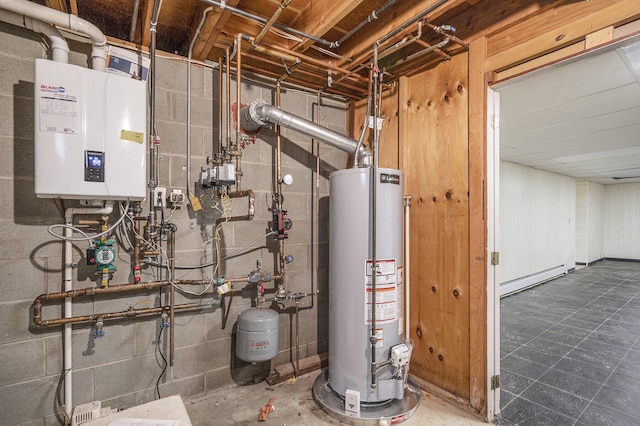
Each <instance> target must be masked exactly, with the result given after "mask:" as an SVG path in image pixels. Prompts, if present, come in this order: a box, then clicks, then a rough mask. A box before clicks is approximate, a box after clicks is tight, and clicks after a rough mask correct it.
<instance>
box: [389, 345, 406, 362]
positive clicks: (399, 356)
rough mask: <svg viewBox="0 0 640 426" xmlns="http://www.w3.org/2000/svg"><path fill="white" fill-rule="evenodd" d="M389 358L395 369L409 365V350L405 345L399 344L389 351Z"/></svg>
mask: <svg viewBox="0 0 640 426" xmlns="http://www.w3.org/2000/svg"><path fill="white" fill-rule="evenodd" d="M389 356H390V358H391V364H392V365H393V366H394V367H396V368H401V367H404V366H405V365H407V364H409V360H410V359H411V349H410V348H409V346H407V345H406V344H405V343H401V344H399V345H395V346H392V347H391V349H389Z"/></svg>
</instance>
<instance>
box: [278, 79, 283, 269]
mask: <svg viewBox="0 0 640 426" xmlns="http://www.w3.org/2000/svg"><path fill="white" fill-rule="evenodd" d="M281 89H282V88H281V85H280V80H278V81H277V82H276V107H277V108H280V105H281V101H280V96H281ZM280 132H281V127H280V125H279V124H276V210H282V140H281V139H282V138H281V133H280ZM278 243H279V248H278V260H279V265H280V267H279V270H278V273H279V274H281V275H284V240H283V239H281V240H279V241H278Z"/></svg>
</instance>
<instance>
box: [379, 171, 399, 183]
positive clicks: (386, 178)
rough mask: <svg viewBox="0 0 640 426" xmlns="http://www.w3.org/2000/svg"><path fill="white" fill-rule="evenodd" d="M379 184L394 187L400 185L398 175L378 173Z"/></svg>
mask: <svg viewBox="0 0 640 426" xmlns="http://www.w3.org/2000/svg"><path fill="white" fill-rule="evenodd" d="M380 183H392V184H394V185H400V175H390V174H387V173H380Z"/></svg>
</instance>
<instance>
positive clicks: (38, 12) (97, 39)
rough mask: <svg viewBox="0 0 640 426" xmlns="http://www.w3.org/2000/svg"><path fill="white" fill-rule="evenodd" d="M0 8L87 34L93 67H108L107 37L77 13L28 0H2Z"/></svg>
mask: <svg viewBox="0 0 640 426" xmlns="http://www.w3.org/2000/svg"><path fill="white" fill-rule="evenodd" d="M0 9H5V10H8V11H10V12H14V13H17V14H19V15H25V16H28V17H31V18H35V19H37V20H40V21H43V22H49V23H51V24H53V25H57V26H59V27H63V28H68V29H70V30H73V31H77V32H79V33H81V34H85V35H86V36H88V37H89V38H90V39H91V44H92V49H91V68H93V69H94V70H96V71H105V70H106V69H107V38H106V37H105V35H104V34H103V33H102V31H100V29H98V27H96V26H95V25H93V24H92V23H90V22H88V21H86V20H84V19H82V18H78V17H77V16H76V15H71V14H67V13H64V12H60V11H58V10H55V9H51V8H49V7H46V6H41V5H39V4H37V3H32V2H30V1H27V0H0Z"/></svg>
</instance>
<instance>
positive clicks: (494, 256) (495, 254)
mask: <svg viewBox="0 0 640 426" xmlns="http://www.w3.org/2000/svg"><path fill="white" fill-rule="evenodd" d="M491 264H492V265H493V266H497V265H499V264H500V252H499V251H492V252H491Z"/></svg>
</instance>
